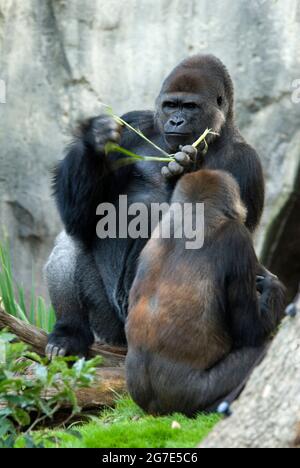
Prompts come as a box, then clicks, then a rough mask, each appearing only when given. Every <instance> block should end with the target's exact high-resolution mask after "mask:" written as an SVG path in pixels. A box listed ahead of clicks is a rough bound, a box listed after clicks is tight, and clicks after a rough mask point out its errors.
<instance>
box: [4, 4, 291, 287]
mask: <svg viewBox="0 0 300 468" xmlns="http://www.w3.org/2000/svg"><path fill="white" fill-rule="evenodd" d="M299 37H300V3H299V1H298V0H252V1H251V2H249V1H248V0H237V1H235V2H232V1H230V0H216V1H215V2H209V1H206V0H203V1H201V2H199V0H155V1H153V0H95V1H93V2H92V1H89V0H72V2H68V1H67V0H43V1H41V0H22V1H21V0H0V79H1V80H5V82H6V104H0V142H1V146H0V223H1V226H2V228H3V227H5V229H6V230H7V231H8V233H9V237H10V239H11V244H12V248H13V256H14V265H15V271H16V273H17V275H18V278H19V279H20V280H22V281H23V282H24V283H25V285H26V286H27V287H29V286H30V284H31V269H32V264H34V268H35V272H36V276H37V283H38V285H39V288H40V291H41V292H44V285H43V281H42V278H41V267H42V264H43V263H44V261H45V259H46V257H47V255H48V253H49V251H50V249H51V246H52V243H53V238H54V236H55V234H56V233H57V232H58V231H59V230H60V228H61V225H60V221H59V219H58V216H57V213H56V210H55V206H54V203H53V200H52V199H51V196H50V195H51V188H50V170H51V168H52V167H53V165H54V164H55V162H56V161H57V160H58V159H59V158H60V157H61V155H62V151H63V147H64V144H65V143H66V142H67V141H68V140H69V138H70V132H71V130H72V128H73V127H74V123H75V122H76V119H78V117H81V116H83V115H92V114H96V113H97V112H99V109H100V103H101V102H106V103H109V104H110V105H112V106H113V108H114V110H115V111H116V112H118V113H122V112H123V111H127V110H131V109H135V108H138V109H141V108H152V106H153V101H154V98H155V96H156V94H157V92H158V90H159V87H160V82H161V80H162V79H163V78H164V76H165V75H166V74H167V73H168V72H169V70H170V69H171V68H172V67H173V66H174V65H175V64H176V63H177V62H178V61H179V60H181V59H182V58H184V57H186V56H187V55H189V54H193V53H198V52H212V53H214V54H216V55H218V56H219V57H220V58H221V59H222V60H223V61H224V62H225V63H226V64H227V66H228V68H229V70H230V72H231V74H232V76H233V78H234V81H235V84H236V97H237V118H238V121H239V123H240V125H241V127H242V129H243V132H244V134H245V136H246V137H247V138H248V139H249V141H250V142H251V143H252V144H253V145H255V146H256V148H257V149H258V150H259V152H260V154H261V157H262V160H263V164H264V169H265V174H266V179H267V203H266V210H265V215H264V219H263V222H262V228H261V230H260V232H259V233H258V237H257V248H258V251H259V252H260V253H261V255H262V257H263V258H264V259H265V261H266V262H267V263H268V264H269V265H273V263H274V255H276V256H277V255H278V253H279V255H280V256H281V255H282V253H283V252H285V255H286V256H287V257H288V256H291V258H293V259H294V260H295V258H296V257H297V258H298V260H299V258H300V252H299V251H297V252H296V253H295V250H294V249H296V250H297V248H298V247H297V242H294V244H295V246H294V244H293V246H294V247H293V250H291V249H290V248H289V244H288V245H287V242H284V243H283V242H282V238H283V236H284V233H286V229H287V226H289V229H290V230H291V232H293V233H294V234H293V235H298V234H299V220H298V218H299V215H298V214H297V210H296V211H295V203H298V200H299V197H300V195H299V179H297V177H298V175H299V174H300V170H299V160H300V158H299V155H300V103H298V104H297V103H296V102H293V101H292V92H293V87H292V83H293V82H294V81H295V80H297V79H300V55H299ZM298 94H300V93H298ZM291 226H292V227H291ZM288 237H289V236H288ZM298 244H299V242H298ZM286 252H289V253H288V254H287V253H286ZM276 258H277V257H276ZM288 258H289V257H288ZM272 262H273V263H272ZM288 264H289V262H288ZM276 268H277V269H278V270H280V269H282V268H283V267H282V266H280V265H279V266H278V265H277V267H276ZM284 268H286V266H285V267H284ZM299 270H300V268H299V264H298V267H296V271H295V273H293V278H294V276H297V275H299ZM280 272H281V271H280ZM293 281H294V280H293Z"/></svg>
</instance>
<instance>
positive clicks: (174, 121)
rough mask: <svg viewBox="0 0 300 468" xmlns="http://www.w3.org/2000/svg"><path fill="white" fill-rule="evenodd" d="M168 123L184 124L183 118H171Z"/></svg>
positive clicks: (174, 124)
mask: <svg viewBox="0 0 300 468" xmlns="http://www.w3.org/2000/svg"><path fill="white" fill-rule="evenodd" d="M170 124H171V125H172V126H173V127H180V126H181V125H183V124H184V120H183V119H171V120H170Z"/></svg>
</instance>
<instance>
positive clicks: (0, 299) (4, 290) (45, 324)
mask: <svg viewBox="0 0 300 468" xmlns="http://www.w3.org/2000/svg"><path fill="white" fill-rule="evenodd" d="M28 302H29V305H26V299H25V293H24V289H23V288H22V287H21V286H19V285H18V284H16V282H15V281H14V278H13V274H12V262H11V256H10V249H9V245H8V242H1V241H0V305H2V306H3V308H4V310H5V311H6V312H7V313H8V314H10V315H13V316H14V317H17V318H19V319H21V320H23V321H24V322H27V323H31V324H32V325H35V326H36V327H38V328H42V329H43V330H45V331H46V332H47V333H49V332H51V331H52V329H53V326H54V324H55V313H54V310H53V308H52V307H48V306H47V305H46V303H45V301H44V299H43V298H42V297H40V296H36V294H35V287H34V283H33V285H32V289H31V297H30V300H29V301H27V303H28Z"/></svg>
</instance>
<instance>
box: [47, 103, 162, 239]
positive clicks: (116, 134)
mask: <svg viewBox="0 0 300 468" xmlns="http://www.w3.org/2000/svg"><path fill="white" fill-rule="evenodd" d="M122 118H123V119H124V120H126V121H127V122H128V123H130V124H131V125H132V126H134V127H138V128H140V129H141V130H142V131H144V132H146V133H147V131H149V129H150V131H152V130H153V126H154V115H153V112H151V111H135V112H130V113H128V114H125V115H124V116H123V117H122ZM120 138H121V135H120V127H119V125H118V124H116V123H115V122H114V120H113V119H111V118H110V117H108V116H106V115H102V116H99V117H96V118H93V119H89V120H87V121H86V122H83V123H82V124H81V126H80V128H79V132H78V135H77V137H76V139H75V141H74V143H73V144H72V145H71V147H70V148H69V151H68V152H67V155H66V157H65V158H64V159H63V161H61V162H60V164H59V165H58V166H57V168H56V170H55V173H54V180H53V187H54V193H55V197H56V202H57V206H58V210H59V213H60V216H61V218H62V221H63V223H64V225H65V228H66V231H67V233H68V234H69V235H71V236H74V237H75V238H77V239H79V240H81V241H83V242H84V243H85V244H89V243H90V241H91V240H92V239H93V238H94V236H95V232H96V223H97V218H96V209H97V206H98V205H99V203H101V202H109V201H110V200H113V202H114V201H115V198H116V196H117V195H118V194H121V193H124V192H126V184H128V183H129V182H130V179H131V178H132V174H133V171H134V169H133V165H129V166H126V167H122V168H120V169H118V170H117V171H113V170H112V162H114V161H115V160H116V159H117V158H120V155H119V154H111V155H110V156H109V158H108V157H107V156H106V155H105V145H106V143H107V142H109V141H111V142H115V143H119V141H120ZM139 138H140V137H138V136H136V135H135V134H134V133H133V132H131V131H128V130H127V129H126V128H124V129H123V130H122V138H121V145H122V146H124V147H125V148H128V149H132V148H134V146H135V144H136V141H137V139H139Z"/></svg>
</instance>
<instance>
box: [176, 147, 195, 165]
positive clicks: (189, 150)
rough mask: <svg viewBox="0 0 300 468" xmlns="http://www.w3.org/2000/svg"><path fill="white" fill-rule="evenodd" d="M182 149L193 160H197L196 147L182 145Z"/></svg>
mask: <svg viewBox="0 0 300 468" xmlns="http://www.w3.org/2000/svg"><path fill="white" fill-rule="evenodd" d="M180 149H181V151H182V152H183V153H186V154H187V155H188V156H189V157H190V158H191V159H192V161H196V158H197V153H198V151H197V148H194V146H192V145H186V146H182V147H181V148H180Z"/></svg>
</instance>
